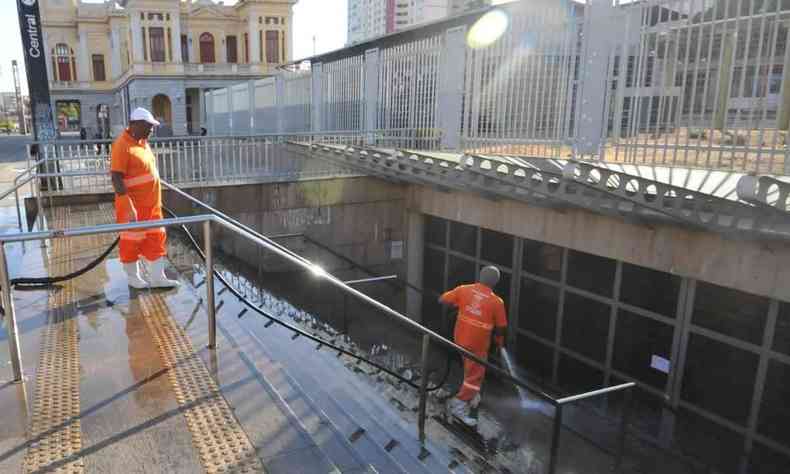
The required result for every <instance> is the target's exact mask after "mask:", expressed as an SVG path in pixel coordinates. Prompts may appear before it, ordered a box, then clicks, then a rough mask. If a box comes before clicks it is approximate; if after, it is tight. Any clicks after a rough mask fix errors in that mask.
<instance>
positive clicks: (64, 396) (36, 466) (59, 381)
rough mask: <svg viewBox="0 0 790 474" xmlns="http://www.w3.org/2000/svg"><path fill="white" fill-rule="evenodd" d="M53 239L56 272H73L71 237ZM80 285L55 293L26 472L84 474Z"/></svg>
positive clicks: (59, 214)
mask: <svg viewBox="0 0 790 474" xmlns="http://www.w3.org/2000/svg"><path fill="white" fill-rule="evenodd" d="M52 218H53V220H54V222H55V223H56V224H58V223H60V224H62V223H66V222H67V221H68V218H69V211H68V209H67V208H55V209H53V211H52ZM50 242H51V246H52V247H51V254H50V260H49V261H50V262H52V265H51V266H50V268H49V273H50V274H51V275H61V274H64V273H67V272H69V271H71V270H72V269H71V266H72V264H71V259H70V258H65V257H67V256H69V255H70V254H71V253H72V252H71V250H72V249H71V243H72V242H71V239H55V240H52V241H50ZM74 293H75V292H74V288H73V286H72V282H71V281H67V282H64V283H63V284H61V287H60V289H53V290H51V291H50V293H49V315H48V320H47V325H46V328H44V330H43V334H42V340H41V349H40V351H39V361H38V371H37V372H36V391H35V398H34V402H33V414H32V417H31V420H30V430H29V436H30V441H31V444H30V446H29V448H28V450H27V453H26V455H25V459H24V461H23V468H24V470H25V472H58V473H75V474H76V473H82V472H83V470H84V465H83V462H82V459H81V458H80V457H79V453H80V451H81V450H82V431H81V427H80V420H79V414H80V351H79V326H78V324H77V321H76V319H74V318H72V317H71V316H72V313H73V308H72V307H71V306H72V305H73V301H74Z"/></svg>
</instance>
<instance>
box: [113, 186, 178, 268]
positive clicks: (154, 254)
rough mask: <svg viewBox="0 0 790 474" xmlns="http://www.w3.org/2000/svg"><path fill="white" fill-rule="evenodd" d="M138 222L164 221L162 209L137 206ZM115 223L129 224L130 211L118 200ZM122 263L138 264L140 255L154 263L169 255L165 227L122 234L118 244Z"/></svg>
mask: <svg viewBox="0 0 790 474" xmlns="http://www.w3.org/2000/svg"><path fill="white" fill-rule="evenodd" d="M135 209H136V210H137V220H138V221H153V220H159V219H162V207H161V206H154V207H141V206H135ZM115 221H116V222H117V223H119V224H125V223H127V222H129V210H128V209H127V208H126V206H125V205H124V204H122V203H119V201H118V200H117V199H116V201H115ZM118 247H119V253H120V255H121V262H122V263H132V262H136V261H137V260H138V259H139V258H140V255H142V256H143V257H145V259H146V260H148V261H149V262H152V261H154V260H157V259H159V258H160V257H164V256H165V255H167V234H166V233H165V228H164V227H157V228H153V229H142V230H134V231H124V232H121V241H120V243H119V244H118Z"/></svg>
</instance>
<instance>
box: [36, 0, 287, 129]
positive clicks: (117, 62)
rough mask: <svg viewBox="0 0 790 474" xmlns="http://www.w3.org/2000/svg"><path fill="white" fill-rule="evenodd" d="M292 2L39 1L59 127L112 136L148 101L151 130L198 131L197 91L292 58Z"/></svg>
mask: <svg viewBox="0 0 790 474" xmlns="http://www.w3.org/2000/svg"><path fill="white" fill-rule="evenodd" d="M296 2H297V0H237V1H236V2H235V4H234V5H224V4H223V2H219V1H213V0H107V1H105V2H104V3H84V2H82V1H81V0H41V3H40V6H41V17H42V26H43V38H44V43H45V45H46V51H47V52H48V54H49V55H50V61H49V62H48V66H49V67H48V68H47V75H48V79H49V84H50V92H51V95H52V106H53V110H54V111H55V114H56V121H57V124H58V129H59V130H60V132H61V133H62V134H72V133H74V134H76V133H79V131H80V129H81V128H85V129H86V130H87V132H88V137H91V138H92V137H96V136H104V137H108V136H115V135H116V134H117V133H118V132H119V131H120V130H121V129H122V128H123V127H124V125H125V123H126V118H127V117H128V115H129V111H130V110H131V109H133V108H135V107H140V106H142V107H147V108H149V109H150V110H151V111H152V112H153V113H154V115H155V116H156V117H157V118H158V119H159V120H160V121H161V122H162V124H163V125H162V126H161V127H160V128H159V130H158V134H159V135H160V136H168V135H187V134H197V133H200V129H201V126H202V124H203V123H204V120H205V111H204V109H205V107H204V104H203V99H202V98H203V92H205V91H207V90H210V89H213V88H218V87H225V86H229V85H232V84H235V83H238V82H241V81H246V80H249V79H257V78H263V77H266V76H268V75H272V74H274V73H275V71H276V69H277V67H278V66H280V65H281V64H283V63H287V62H288V61H290V60H291V46H292V44H293V41H292V36H291V35H292V7H293V5H294V4H295V3H296Z"/></svg>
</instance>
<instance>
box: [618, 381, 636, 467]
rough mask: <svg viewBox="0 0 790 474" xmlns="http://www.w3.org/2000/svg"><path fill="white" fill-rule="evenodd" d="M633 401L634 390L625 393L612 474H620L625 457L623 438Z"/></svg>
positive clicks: (626, 432) (626, 431)
mask: <svg viewBox="0 0 790 474" xmlns="http://www.w3.org/2000/svg"><path fill="white" fill-rule="evenodd" d="M633 400H634V388H633V387H631V388H629V389H627V390H626V391H625V402H624V404H623V415H622V417H621V419H620V431H619V433H618V434H617V454H616V456H617V457H616V458H615V463H614V474H620V472H621V469H622V467H623V458H624V457H625V438H626V436H627V434H628V423H629V421H630V418H631V409H632V406H633Z"/></svg>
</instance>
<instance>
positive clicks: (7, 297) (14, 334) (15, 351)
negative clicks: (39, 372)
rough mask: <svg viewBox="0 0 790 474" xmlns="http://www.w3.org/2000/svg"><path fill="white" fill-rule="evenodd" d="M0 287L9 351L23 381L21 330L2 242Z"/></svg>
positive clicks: (12, 366) (16, 371)
mask: <svg viewBox="0 0 790 474" xmlns="http://www.w3.org/2000/svg"><path fill="white" fill-rule="evenodd" d="M0 287H2V288H1V290H2V302H3V309H4V310H5V317H6V319H8V323H7V326H8V352H9V356H10V357H11V368H12V370H13V372H14V381H15V382H21V381H22V354H21V353H20V351H19V331H18V327H17V324H16V312H15V311H14V294H13V291H14V290H13V288H12V287H11V278H10V277H9V276H8V258H7V257H6V246H5V244H2V243H0Z"/></svg>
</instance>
